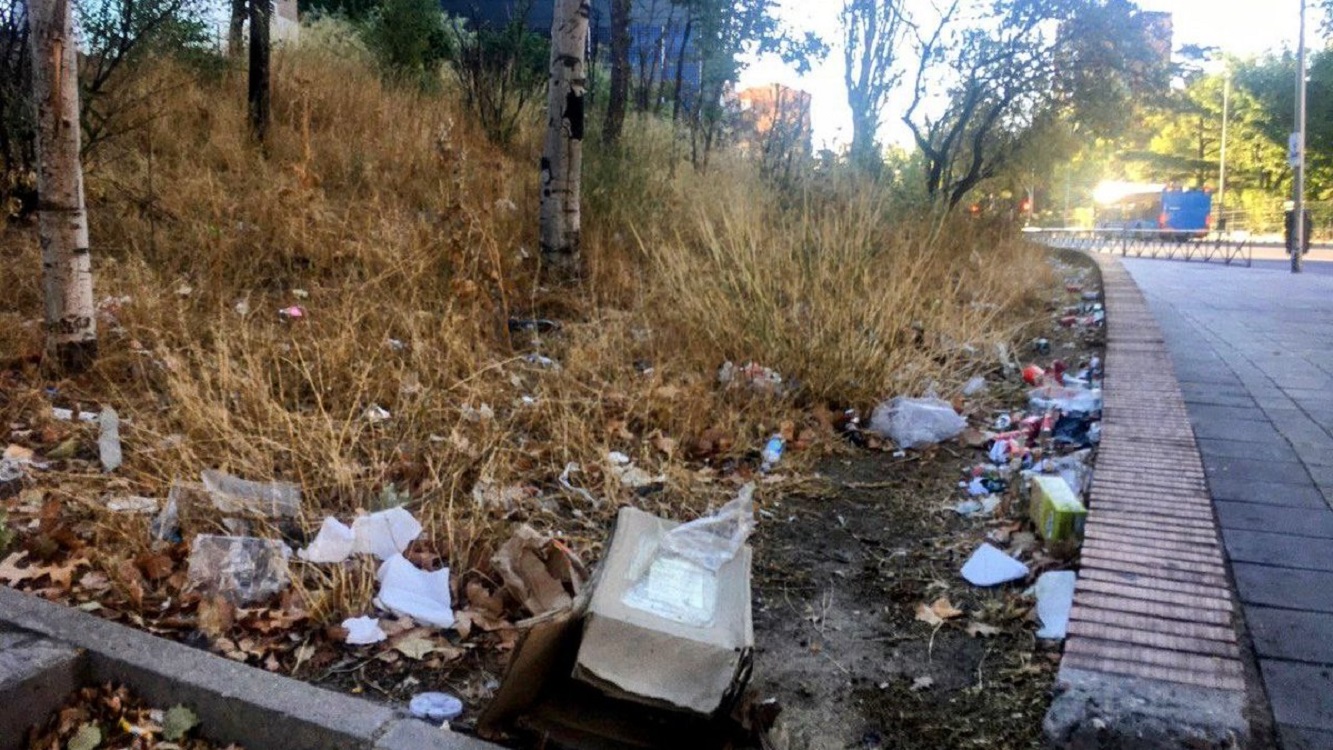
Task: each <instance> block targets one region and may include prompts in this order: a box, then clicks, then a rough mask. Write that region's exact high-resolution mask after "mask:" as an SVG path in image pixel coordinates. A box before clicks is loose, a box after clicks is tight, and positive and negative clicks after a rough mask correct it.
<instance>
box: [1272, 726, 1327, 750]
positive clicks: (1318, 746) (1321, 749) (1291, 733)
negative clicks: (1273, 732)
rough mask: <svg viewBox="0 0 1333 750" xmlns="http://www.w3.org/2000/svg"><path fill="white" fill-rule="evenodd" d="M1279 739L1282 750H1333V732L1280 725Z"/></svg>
mask: <svg viewBox="0 0 1333 750" xmlns="http://www.w3.org/2000/svg"><path fill="white" fill-rule="evenodd" d="M1277 729H1278V737H1279V738H1281V740H1282V750H1330V749H1331V748H1333V732H1323V731H1320V730H1318V729H1305V728H1303V727H1293V726H1291V725H1290V724H1283V725H1280V726H1279V727H1278V728H1277Z"/></svg>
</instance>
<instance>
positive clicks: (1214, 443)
mask: <svg viewBox="0 0 1333 750" xmlns="http://www.w3.org/2000/svg"><path fill="white" fill-rule="evenodd" d="M1199 453H1201V454H1203V462H1204V467H1205V468H1207V466H1208V460H1209V459H1210V458H1245V459H1252V460H1256V461H1282V462H1286V463H1299V462H1300V460H1301V459H1300V457H1299V456H1298V455H1297V454H1296V451H1295V450H1294V449H1293V448H1292V447H1291V446H1290V445H1288V444H1286V443H1285V442H1282V443H1252V442H1244V441H1240V440H1212V439H1208V438H1200V439H1199Z"/></svg>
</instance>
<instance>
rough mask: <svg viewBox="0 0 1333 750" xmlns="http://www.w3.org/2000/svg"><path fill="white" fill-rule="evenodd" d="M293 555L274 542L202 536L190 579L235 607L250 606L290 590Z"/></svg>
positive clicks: (196, 545)
mask: <svg viewBox="0 0 1333 750" xmlns="http://www.w3.org/2000/svg"><path fill="white" fill-rule="evenodd" d="M290 555H291V550H290V549H288V548H287V545H285V544H283V543H282V542H279V541H277V540H274V539H260V538H258V537H247V536H217V535H213V534H200V535H198V536H196V537H195V538H194V542H193V543H192V544H191V545H190V562H189V580H190V582H191V583H192V584H194V585H196V586H197V587H199V588H200V589H202V590H203V591H205V592H207V593H209V594H215V595H219V596H222V597H224V598H226V599H227V600H229V601H231V602H232V603H233V604H250V603H252V602H257V601H262V600H264V599H267V598H268V597H270V596H273V595H274V594H276V593H278V592H280V591H282V590H283V589H285V588H287V584H288V583H289V582H290V579H289V577H288V573H287V558H288V557H289V556H290Z"/></svg>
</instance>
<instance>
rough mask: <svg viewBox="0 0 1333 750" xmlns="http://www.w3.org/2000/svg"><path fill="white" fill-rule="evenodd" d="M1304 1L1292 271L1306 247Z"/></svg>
mask: <svg viewBox="0 0 1333 750" xmlns="http://www.w3.org/2000/svg"><path fill="white" fill-rule="evenodd" d="M1305 4H1306V0H1301V38H1300V41H1299V42H1298V43H1297V54H1296V68H1297V70H1296V132H1295V134H1294V135H1293V136H1292V141H1293V143H1292V150H1293V151H1294V152H1295V153H1293V154H1292V162H1293V166H1294V167H1295V169H1296V173H1295V178H1296V179H1295V180H1294V182H1295V186H1294V188H1293V192H1295V196H1294V200H1293V203H1295V211H1294V212H1293V215H1292V221H1291V224H1292V228H1291V238H1292V241H1293V242H1292V244H1293V247H1292V248H1291V272H1292V273H1300V272H1301V252H1302V251H1303V250H1304V249H1305Z"/></svg>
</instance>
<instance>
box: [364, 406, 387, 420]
mask: <svg viewBox="0 0 1333 750" xmlns="http://www.w3.org/2000/svg"><path fill="white" fill-rule="evenodd" d="M361 418H362V419H364V420H366V421H367V422H369V423H371V424H380V423H381V422H387V421H389V420H390V419H392V418H393V414H391V413H389V410H388V409H385V408H384V407H383V406H380V405H379V404H371V405H370V406H367V407H366V410H365V411H363V412H361Z"/></svg>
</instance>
